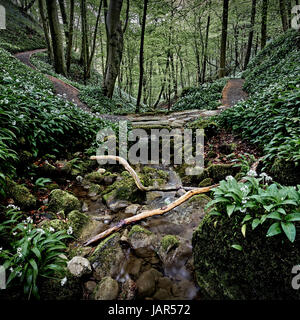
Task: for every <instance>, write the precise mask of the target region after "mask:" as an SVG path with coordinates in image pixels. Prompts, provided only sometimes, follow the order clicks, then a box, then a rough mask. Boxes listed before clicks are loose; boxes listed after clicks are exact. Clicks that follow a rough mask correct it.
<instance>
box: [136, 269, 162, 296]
mask: <svg viewBox="0 0 300 320" xmlns="http://www.w3.org/2000/svg"><path fill="white" fill-rule="evenodd" d="M161 276H162V274H161V273H160V272H159V271H157V270H156V269H153V268H151V269H150V270H148V271H145V272H143V273H142V274H141V275H140V277H139V278H138V280H137V282H136V285H137V290H138V296H139V298H145V297H151V296H152V295H153V294H154V292H155V289H156V281H157V280H158V279H159V278H160V277H161Z"/></svg>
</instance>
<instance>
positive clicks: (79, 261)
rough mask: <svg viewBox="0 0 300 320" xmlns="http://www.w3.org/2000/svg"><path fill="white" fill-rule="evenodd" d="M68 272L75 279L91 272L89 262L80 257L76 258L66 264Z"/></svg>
mask: <svg viewBox="0 0 300 320" xmlns="http://www.w3.org/2000/svg"><path fill="white" fill-rule="evenodd" d="M68 270H69V271H70V273H71V274H72V275H73V276H75V277H77V278H80V277H82V276H83V275H86V274H90V273H91V272H92V268H91V264H90V262H89V260H88V259H86V258H83V257H80V256H76V257H74V258H73V259H72V260H70V261H69V262H68Z"/></svg>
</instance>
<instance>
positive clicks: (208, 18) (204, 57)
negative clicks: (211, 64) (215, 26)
mask: <svg viewBox="0 0 300 320" xmlns="http://www.w3.org/2000/svg"><path fill="white" fill-rule="evenodd" d="M209 26H210V15H209V16H208V17H207V25H206V34H205V44H204V56H203V66H202V83H204V82H205V73H206V60H207V46H208V34H209Z"/></svg>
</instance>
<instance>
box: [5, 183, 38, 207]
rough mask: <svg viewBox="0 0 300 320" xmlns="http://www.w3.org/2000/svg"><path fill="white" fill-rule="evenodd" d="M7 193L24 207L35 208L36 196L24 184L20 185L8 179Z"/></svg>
mask: <svg viewBox="0 0 300 320" xmlns="http://www.w3.org/2000/svg"><path fill="white" fill-rule="evenodd" d="M6 186H7V194H8V195H9V196H10V197H12V198H13V199H14V200H15V202H16V204H17V205H18V206H20V207H21V208H23V209H28V208H34V207H35V206H36V198H35V196H34V195H32V194H31V193H30V191H29V190H28V189H27V188H26V187H25V186H23V185H19V184H17V183H15V182H14V181H12V180H10V179H6Z"/></svg>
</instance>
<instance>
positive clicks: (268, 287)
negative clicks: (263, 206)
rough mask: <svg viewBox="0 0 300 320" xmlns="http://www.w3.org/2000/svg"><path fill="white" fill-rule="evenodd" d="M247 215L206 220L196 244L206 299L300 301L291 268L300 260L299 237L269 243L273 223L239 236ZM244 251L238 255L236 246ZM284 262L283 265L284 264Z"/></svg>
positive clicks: (273, 239) (196, 261)
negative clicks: (293, 239)
mask: <svg viewBox="0 0 300 320" xmlns="http://www.w3.org/2000/svg"><path fill="white" fill-rule="evenodd" d="M243 217H244V214H243V215H241V216H239V215H235V216H232V217H231V218H228V217H227V216H223V217H215V216H210V215H206V216H205V217H204V219H203V220H202V221H201V223H200V225H199V227H198V228H197V229H196V230H195V232H194V234H193V239H192V245H193V258H194V267H195V274H196V279H197V282H198V285H199V287H200V291H201V293H202V296H203V297H204V298H208V299H222V300H223V299H237V300H241V299H242V300H244V299H245V300H254V299H255V300H257V299H263V300H277V299H280V300H281V299H287V300H290V299H292V300H293V299H297V300H299V298H300V291H299V290H298V291H297V290H294V289H293V288H292V286H291V279H292V277H293V275H292V274H291V270H292V267H293V266H294V265H298V264H299V261H300V250H299V248H300V238H296V240H295V242H294V243H291V242H290V241H289V240H288V239H287V238H286V237H285V235H283V234H281V235H277V236H274V237H270V238H266V233H267V230H268V228H269V226H270V224H268V223H265V224H264V225H261V226H259V227H257V228H256V229H255V230H251V228H249V230H248V229H247V233H246V237H245V238H244V237H243V235H242V233H241V221H242V219H243ZM234 244H238V245H240V246H241V247H242V250H241V251H239V250H237V249H234V248H233V247H232V245H234ZM283 262H284V263H283Z"/></svg>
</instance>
